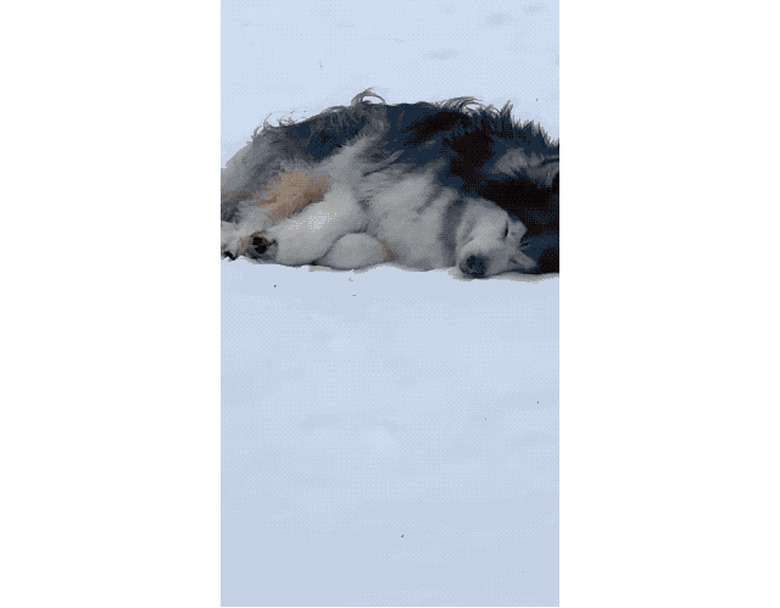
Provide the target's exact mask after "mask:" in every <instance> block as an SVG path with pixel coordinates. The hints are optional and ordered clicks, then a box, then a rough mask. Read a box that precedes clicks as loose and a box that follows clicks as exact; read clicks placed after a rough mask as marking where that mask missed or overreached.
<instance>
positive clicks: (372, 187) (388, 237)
mask: <svg viewBox="0 0 780 608" xmlns="http://www.w3.org/2000/svg"><path fill="white" fill-rule="evenodd" d="M367 97H376V98H378V99H379V100H380V103H369V102H368V101H366V98H367ZM558 154H559V147H558V143H557V142H555V141H552V140H551V139H550V138H549V137H548V136H547V134H546V133H545V132H544V131H543V130H542V129H541V128H540V127H539V126H538V125H536V124H534V123H524V124H521V123H519V122H516V121H514V120H513V119H512V117H511V105H510V104H509V103H507V104H506V105H505V106H504V107H503V108H502V109H501V110H497V109H496V108H494V107H492V106H484V105H482V104H479V103H478V102H477V101H476V100H475V99H473V98H470V97H461V98H456V99H451V100H449V101H445V102H440V103H422V102H421V103H414V104H396V105H389V104H387V103H385V102H384V100H383V99H382V98H380V97H378V96H377V95H375V94H374V93H373V92H372V91H371V90H370V89H369V90H367V91H365V92H363V93H361V94H359V95H357V96H356V97H355V98H354V99H353V100H352V103H351V104H350V105H349V106H346V107H341V106H339V107H334V108H329V109H327V110H325V111H323V112H322V113H320V114H319V115H317V116H315V117H313V118H310V119H308V120H305V121H302V122H300V123H293V122H291V121H288V122H286V123H282V124H279V125H278V126H276V127H273V126H270V125H269V124H267V123H265V124H264V126H263V128H262V129H259V130H257V131H255V133H254V134H253V137H252V141H251V142H249V144H248V145H247V146H246V147H244V148H243V149H242V150H240V151H239V152H238V153H237V154H236V155H235V156H234V157H233V158H231V159H230V160H229V161H228V162H227V166H226V168H225V169H223V170H222V235H223V238H222V251H223V255H224V256H226V257H230V258H235V257H237V256H244V257H247V258H250V259H253V260H257V261H268V262H276V263H280V264H287V265H304V264H321V265H327V266H332V267H335V268H363V267H366V266H371V265H374V264H378V263H381V262H384V261H390V260H393V261H396V262H398V263H400V264H403V265H406V266H409V267H412V268H419V269H431V268H441V267H447V266H452V265H457V266H459V267H460V269H461V270H462V271H463V272H464V273H465V274H467V275H470V276H473V277H479V278H482V277H487V276H491V275H494V274H498V273H501V272H506V271H520V272H530V273H548V272H558V242H559V237H558V235H559V227H558V226H559V220H558V174H559V172H558V158H559V156H558Z"/></svg>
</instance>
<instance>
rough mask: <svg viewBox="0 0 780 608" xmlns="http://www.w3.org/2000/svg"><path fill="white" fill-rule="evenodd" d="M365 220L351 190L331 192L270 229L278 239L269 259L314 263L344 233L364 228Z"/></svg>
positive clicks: (292, 263)
mask: <svg viewBox="0 0 780 608" xmlns="http://www.w3.org/2000/svg"><path fill="white" fill-rule="evenodd" d="M365 223H366V216H365V212H364V211H363V209H362V208H361V206H360V204H359V202H358V200H357V198H356V197H355V195H354V194H353V193H352V192H351V191H349V190H347V189H343V190H340V191H339V190H334V191H331V192H328V193H327V194H326V195H325V198H324V199H323V200H322V201H320V202H318V203H313V204H311V205H309V206H308V207H306V208H305V209H304V210H303V211H301V212H300V213H299V214H297V215H294V216H293V217H290V218H287V219H285V220H282V221H281V222H279V223H277V224H275V225H274V226H272V227H271V228H269V229H268V231H267V235H266V238H267V239H268V240H269V241H271V242H274V243H275V247H274V248H273V253H272V255H273V259H272V260H269V261H273V262H276V263H277V264H284V265H287V266H301V265H303V264H311V263H312V262H314V261H315V260H318V259H320V258H321V257H322V256H324V255H325V254H326V253H327V252H328V250H329V249H330V248H331V247H332V246H333V244H334V243H335V242H336V241H338V240H339V239H340V238H341V237H343V236H344V235H345V234H349V233H351V232H362V231H363V230H364V227H365Z"/></svg>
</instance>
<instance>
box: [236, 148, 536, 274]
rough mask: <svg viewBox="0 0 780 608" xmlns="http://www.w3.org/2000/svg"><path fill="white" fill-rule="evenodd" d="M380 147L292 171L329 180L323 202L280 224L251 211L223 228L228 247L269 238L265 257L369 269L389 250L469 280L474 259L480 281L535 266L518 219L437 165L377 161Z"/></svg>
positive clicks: (402, 259) (292, 166)
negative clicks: (462, 189) (447, 179)
mask: <svg viewBox="0 0 780 608" xmlns="http://www.w3.org/2000/svg"><path fill="white" fill-rule="evenodd" d="M373 144H375V140H373V139H372V138H371V137H362V138H359V139H358V140H356V141H355V142H353V143H351V144H350V145H348V146H345V147H344V148H342V149H341V150H339V151H338V152H336V153H335V154H333V155H331V156H330V157H328V158H327V159H326V160H325V161H323V162H321V163H319V164H317V165H309V164H306V163H303V162H294V163H289V164H288V165H285V167H284V168H285V170H290V171H305V172H306V173H307V174H308V175H310V176H312V177H313V178H322V177H324V178H326V179H327V180H328V186H329V188H328V191H327V192H326V194H325V196H324V198H323V200H321V201H319V202H315V203H312V204H310V205H308V206H307V207H305V208H304V209H303V210H302V211H300V212H299V213H297V214H296V215H294V216H292V217H289V218H287V219H284V220H281V221H278V222H277V223H275V224H272V225H271V224H270V222H268V220H267V218H266V217H265V211H264V210H263V209H262V208H258V207H249V206H245V207H244V208H243V209H242V211H241V216H240V220H239V221H238V223H236V224H231V223H224V222H223V247H224V248H225V249H226V250H227V251H231V252H235V251H237V247H238V243H239V242H240V241H241V239H242V238H244V237H246V236H248V235H250V234H252V233H254V232H259V231H265V232H264V237H265V238H266V239H267V240H268V241H269V242H271V243H273V246H272V247H270V248H269V249H268V251H267V252H266V253H264V254H263V255H262V258H263V259H264V260H267V261H273V262H276V263H279V264H285V265H292V266H299V265H304V264H311V263H318V264H323V265H327V266H331V267H334V268H363V267H366V266H371V265H374V264H377V263H380V262H382V261H385V260H387V259H388V252H389V253H390V256H391V258H390V259H394V260H395V261H397V262H399V263H400V264H402V265H406V266H410V267H413V268H417V269H421V270H429V269H433V268H443V267H448V266H452V265H458V266H459V267H460V268H461V270H463V271H464V272H467V273H469V270H470V268H469V258H470V257H471V256H474V257H475V258H479V259H480V260H483V261H484V265H483V269H484V272H483V273H481V275H482V276H491V275H495V274H498V273H501V272H506V271H510V270H530V269H531V268H533V266H534V262H533V260H531V259H530V258H529V257H528V256H526V255H525V254H523V252H522V250H521V248H520V240H521V239H522V237H523V235H524V234H525V231H526V228H525V226H524V225H523V224H522V223H521V222H520V221H519V220H517V219H513V218H510V216H509V215H508V214H507V213H506V212H505V211H504V210H503V209H501V208H500V207H498V206H497V205H495V204H494V203H492V202H490V201H487V200H485V199H480V198H474V197H463V196H461V195H460V194H459V193H458V191H457V190H455V189H453V188H449V187H445V186H443V185H442V184H441V183H440V182H439V180H438V177H437V175H438V172H439V170H440V169H441V165H440V164H439V163H431V164H429V165H428V166H425V167H422V168H417V167H409V166H407V165H404V164H402V162H395V161H396V159H397V157H398V155H397V154H396V155H395V156H394V157H391V158H389V159H386V160H385V161H378V162H377V161H375V160H370V159H371V155H370V154H369V153H368V150H369V148H371V146H372V145H373ZM380 241H382V242H384V246H383V243H381V242H380ZM471 274H473V273H471Z"/></svg>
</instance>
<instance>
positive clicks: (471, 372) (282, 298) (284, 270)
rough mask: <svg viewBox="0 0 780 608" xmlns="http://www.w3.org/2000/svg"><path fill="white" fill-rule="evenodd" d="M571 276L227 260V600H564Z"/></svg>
mask: <svg viewBox="0 0 780 608" xmlns="http://www.w3.org/2000/svg"><path fill="white" fill-rule="evenodd" d="M558 287H559V279H558V277H557V275H556V276H549V277H527V276H526V277H524V276H522V275H516V274H515V275H507V276H502V277H496V278H493V279H488V280H463V279H461V278H460V276H459V273H458V272H457V271H456V270H455V269H449V270H447V271H433V272H413V271H408V270H404V269H400V268H397V267H392V266H380V267H376V268H373V269H370V270H367V271H360V272H354V271H348V272H336V271H330V270H327V269H314V268H308V267H303V268H290V267H283V266H277V265H262V264H251V263H248V262H246V261H245V260H237V261H234V262H228V261H224V262H223V263H222V408H223V412H222V459H223V464H222V484H223V485H222V505H223V507H222V508H223V514H222V517H223V522H222V543H223V556H222V559H223V597H222V602H223V604H224V605H320V606H325V605H555V604H557V603H558Z"/></svg>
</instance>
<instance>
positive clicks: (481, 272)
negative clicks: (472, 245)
mask: <svg viewBox="0 0 780 608" xmlns="http://www.w3.org/2000/svg"><path fill="white" fill-rule="evenodd" d="M463 272H465V273H466V274H468V275H471V276H472V277H474V278H475V279H481V278H482V277H484V276H485V273H486V272H487V262H485V260H484V259H483V258H480V257H478V256H476V255H470V256H469V257H468V258H466V268H464V269H463Z"/></svg>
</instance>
